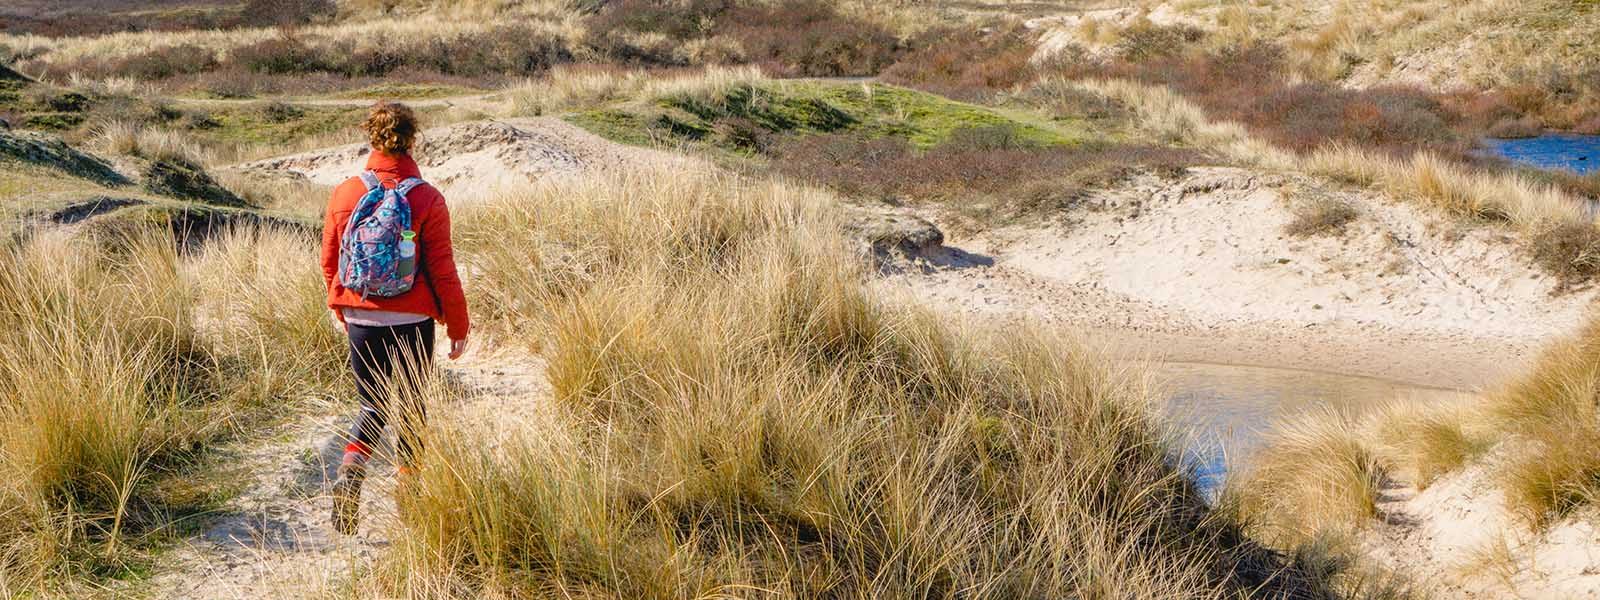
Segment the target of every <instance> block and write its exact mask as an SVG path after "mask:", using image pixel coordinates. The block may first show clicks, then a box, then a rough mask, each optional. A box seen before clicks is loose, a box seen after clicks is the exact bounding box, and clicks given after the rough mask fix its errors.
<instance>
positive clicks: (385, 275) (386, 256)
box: [339, 171, 422, 298]
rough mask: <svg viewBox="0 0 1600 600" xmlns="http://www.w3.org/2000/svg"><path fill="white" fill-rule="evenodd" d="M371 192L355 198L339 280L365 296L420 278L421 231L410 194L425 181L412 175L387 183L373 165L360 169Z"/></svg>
mask: <svg viewBox="0 0 1600 600" xmlns="http://www.w3.org/2000/svg"><path fill="white" fill-rule="evenodd" d="M361 182H362V183H364V184H366V186H367V193H366V195H364V196H362V197H361V200H360V201H358V202H357V203H356V207H355V210H354V211H352V212H351V213H350V221H349V222H348V223H347V224H346V225H345V229H344V236H343V238H342V239H341V241H340V244H339V284H340V285H342V286H344V287H345V289H348V290H351V291H354V292H360V293H361V297H363V298H365V297H367V296H378V297H385V298H387V297H393V296H399V295H401V294H404V293H406V292H408V291H411V288H412V286H414V285H415V284H416V279H417V243H416V232H414V231H412V229H411V203H410V202H409V201H407V200H406V194H408V193H410V192H411V190H412V189H414V188H416V187H417V186H418V185H421V184H422V180H421V179H418V178H416V177H410V178H407V179H405V180H404V181H401V182H400V183H399V184H397V185H395V186H394V188H392V189H391V188H385V187H383V184H382V182H381V181H380V180H379V179H378V175H377V174H376V173H373V172H372V171H367V172H364V173H362V174H361Z"/></svg>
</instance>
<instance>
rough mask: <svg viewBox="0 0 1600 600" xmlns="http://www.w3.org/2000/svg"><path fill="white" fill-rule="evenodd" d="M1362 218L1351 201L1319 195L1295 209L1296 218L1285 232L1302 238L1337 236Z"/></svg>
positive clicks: (1290, 222)
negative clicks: (1357, 219)
mask: <svg viewBox="0 0 1600 600" xmlns="http://www.w3.org/2000/svg"><path fill="white" fill-rule="evenodd" d="M1360 216H1361V213H1360V211H1357V210H1356V207H1355V205H1354V204H1351V203H1350V201H1348V200H1344V199H1342V198H1333V197H1329V196H1321V195H1318V196H1314V197H1312V198H1310V199H1308V200H1307V201H1306V202H1303V203H1301V204H1300V205H1299V206H1296V207H1295V209H1294V218H1293V219H1290V221H1289V222H1288V223H1287V224H1285V225H1284V227H1283V232H1284V233H1286V234H1289V235H1290V236H1293V237H1301V238H1303V237H1311V236H1315V235H1337V234H1341V233H1344V230H1345V227H1346V226H1347V225H1349V224H1350V223H1351V222H1353V221H1355V220H1356V218H1358V217H1360Z"/></svg>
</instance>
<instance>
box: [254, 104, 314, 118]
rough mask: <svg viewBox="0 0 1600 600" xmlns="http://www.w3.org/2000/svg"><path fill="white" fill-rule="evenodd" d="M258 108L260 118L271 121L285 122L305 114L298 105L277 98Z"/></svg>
mask: <svg viewBox="0 0 1600 600" xmlns="http://www.w3.org/2000/svg"><path fill="white" fill-rule="evenodd" d="M258 110H260V112H261V118H263V119H266V120H267V121H269V122H272V123H287V122H289V121H293V120H295V119H298V118H300V117H303V116H305V114H306V111H305V110H304V109H301V108H300V107H298V106H295V105H293V104H288V103H284V102H279V101H277V100H274V101H272V102H268V103H266V104H263V105H261V107H260V108H259V109H258Z"/></svg>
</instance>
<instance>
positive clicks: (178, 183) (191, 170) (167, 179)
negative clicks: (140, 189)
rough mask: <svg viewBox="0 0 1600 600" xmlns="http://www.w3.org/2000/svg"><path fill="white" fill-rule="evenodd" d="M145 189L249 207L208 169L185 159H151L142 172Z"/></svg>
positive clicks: (208, 202) (219, 203) (202, 200)
mask: <svg viewBox="0 0 1600 600" xmlns="http://www.w3.org/2000/svg"><path fill="white" fill-rule="evenodd" d="M141 183H142V184H143V185H144V187H145V189H148V190H150V191H152V192H155V193H157V194H161V195H164V196H171V197H173V198H180V199H184V200H195V201H199V202H204V203H206V204H215V205H219V206H232V207H243V206H247V205H246V204H245V201H244V199H243V198H240V197H239V196H237V195H235V194H234V193H233V192H231V191H228V189H227V188H224V187H222V186H221V185H219V184H218V183H217V181H216V180H215V179H212V178H211V175H209V174H207V173H206V171H205V169H203V168H201V167H199V166H197V165H195V164H193V163H190V162H188V161H185V160H182V159H172V158H161V159H157V160H153V161H150V164H149V165H147V166H145V169H144V172H143V173H142V174H141Z"/></svg>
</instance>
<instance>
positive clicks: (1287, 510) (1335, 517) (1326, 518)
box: [1227, 412, 1385, 548]
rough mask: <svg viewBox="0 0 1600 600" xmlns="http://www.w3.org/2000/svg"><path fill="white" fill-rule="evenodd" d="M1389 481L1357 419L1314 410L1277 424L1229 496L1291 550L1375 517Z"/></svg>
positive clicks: (1259, 526)
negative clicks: (1383, 488) (1381, 493)
mask: <svg viewBox="0 0 1600 600" xmlns="http://www.w3.org/2000/svg"><path fill="white" fill-rule="evenodd" d="M1384 476H1385V475H1384V469H1383V467H1382V465H1381V464H1380V463H1379V461H1378V459H1377V457H1376V456H1375V454H1374V452H1373V451H1372V449H1371V448H1370V446H1369V445H1368V444H1367V443H1366V442H1365V440H1364V439H1363V435H1362V432H1361V428H1360V426H1359V425H1358V424H1357V423H1356V422H1355V421H1353V420H1352V419H1350V418H1349V417H1346V416H1343V415H1340V414H1337V413H1332V412H1325V413H1312V414H1308V415H1304V416H1301V417H1298V418H1295V419H1292V420H1289V421H1286V422H1284V423H1280V424H1278V425H1277V426H1276V427H1274V429H1273V431H1272V432H1271V433H1270V434H1269V436H1268V438H1267V440H1266V443H1265V447H1264V448H1263V449H1262V450H1261V451H1260V452H1258V453H1256V455H1255V457H1254V458H1253V459H1252V461H1251V465H1250V467H1249V469H1248V470H1247V471H1246V472H1244V473H1243V474H1241V475H1240V476H1238V478H1237V479H1235V480H1233V481H1231V482H1230V484H1229V485H1230V489H1229V490H1228V492H1227V493H1228V494H1231V495H1234V496H1235V498H1234V499H1233V501H1235V502H1237V503H1238V508H1239V510H1240V511H1241V512H1242V513H1243V514H1245V515H1248V516H1249V518H1250V519H1251V520H1252V522H1253V523H1254V524H1255V525H1256V526H1257V531H1258V533H1259V534H1260V535H1262V536H1263V537H1264V538H1265V539H1267V540H1269V541H1271V542H1272V543H1274V544H1275V545H1278V546H1280V547H1290V548H1292V547H1295V546H1298V545H1302V544H1306V543H1308V542H1311V541H1313V540H1315V539H1317V538H1319V537H1324V536H1327V535H1330V534H1340V533H1349V532H1352V531H1354V530H1355V529H1357V528H1359V527H1360V526H1361V525H1363V524H1364V523H1365V522H1366V520H1368V519H1370V518H1372V517H1373V516H1375V515H1376V514H1377V497H1378V490H1379V488H1380V487H1381V485H1382V482H1383V478H1384Z"/></svg>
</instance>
